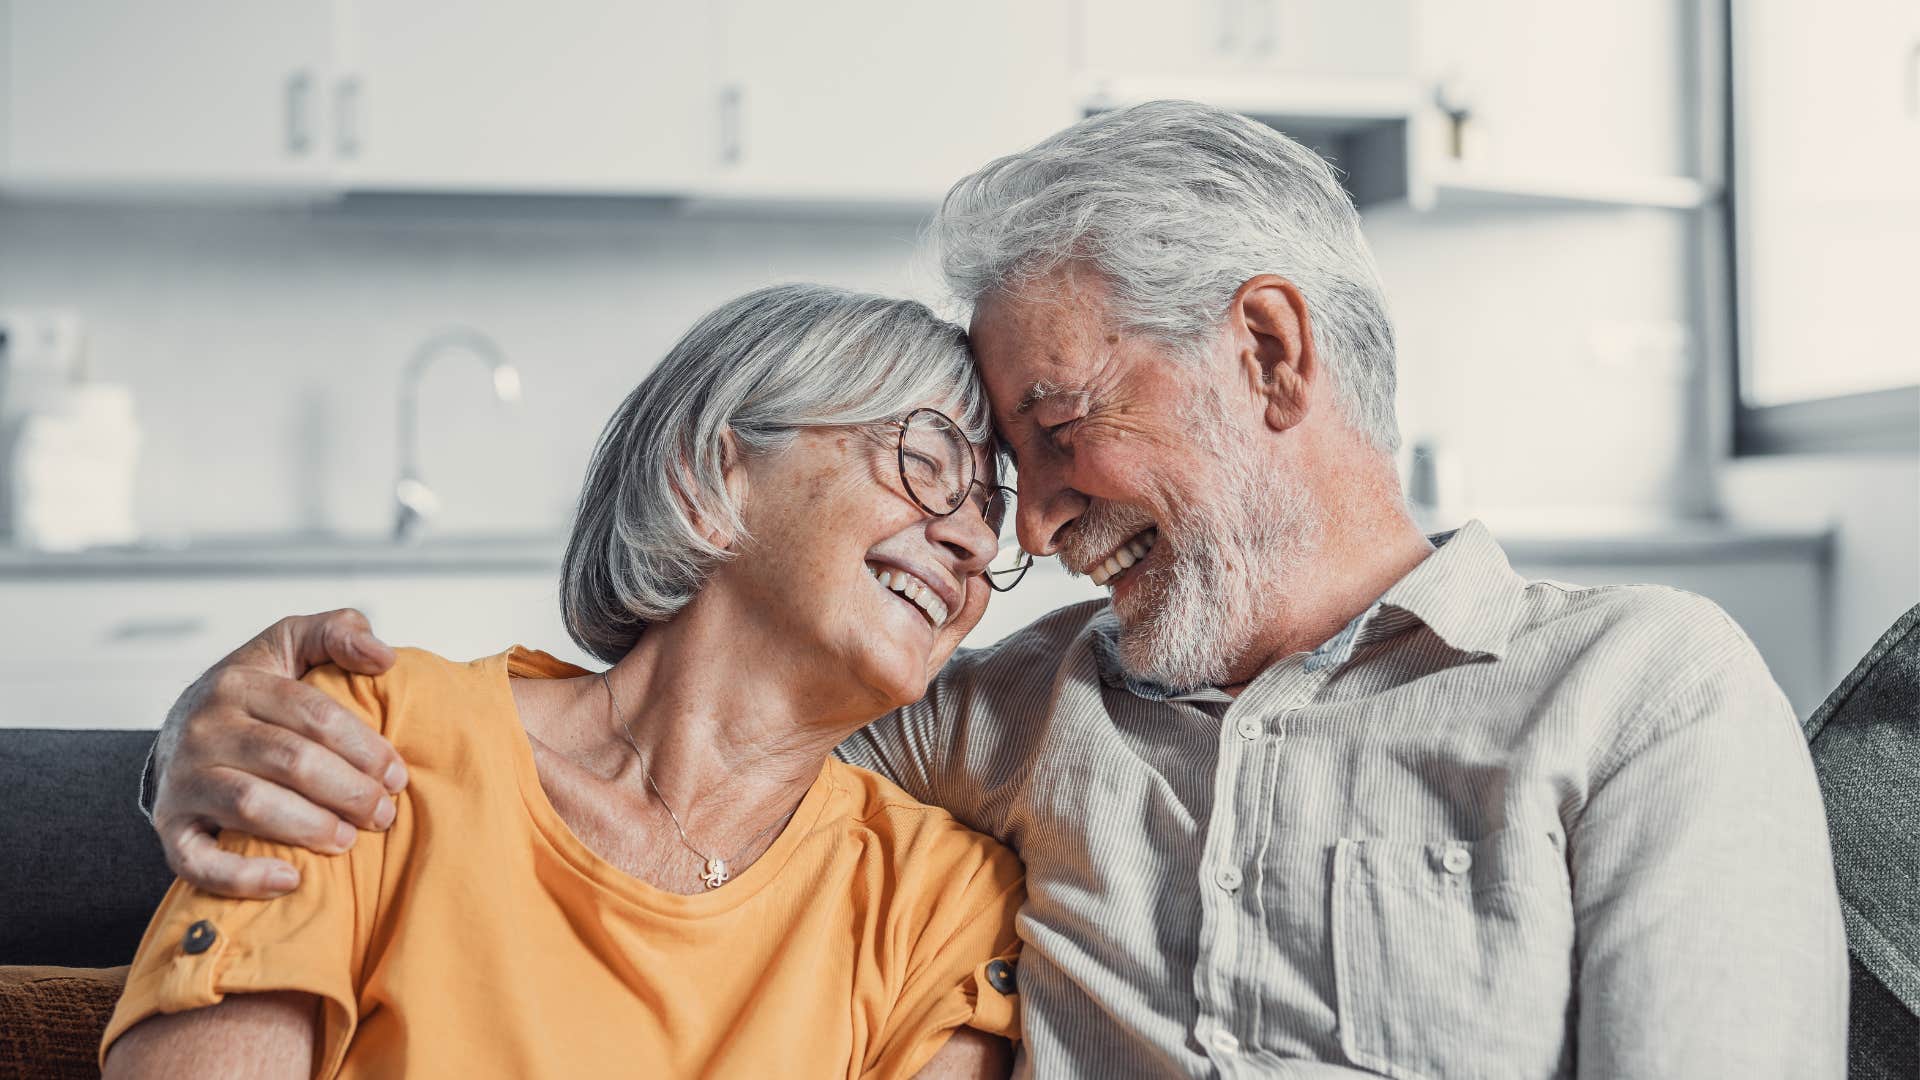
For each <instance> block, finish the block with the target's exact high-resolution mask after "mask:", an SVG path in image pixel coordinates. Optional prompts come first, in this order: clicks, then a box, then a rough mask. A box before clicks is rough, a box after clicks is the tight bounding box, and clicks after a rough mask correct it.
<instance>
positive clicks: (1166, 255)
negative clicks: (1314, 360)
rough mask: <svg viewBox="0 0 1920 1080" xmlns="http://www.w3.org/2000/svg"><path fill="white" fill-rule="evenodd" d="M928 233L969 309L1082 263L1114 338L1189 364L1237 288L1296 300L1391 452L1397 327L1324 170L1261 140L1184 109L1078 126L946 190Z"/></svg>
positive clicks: (1353, 400)
mask: <svg viewBox="0 0 1920 1080" xmlns="http://www.w3.org/2000/svg"><path fill="white" fill-rule="evenodd" d="M933 232H934V237H933V238H934V240H935V242H936V243H937V244H938V245H939V248H940V254H941V262H942V268H943V270H944V271H945V273H946V277H947V281H948V284H949V285H950V286H951V287H952V288H953V290H954V291H955V292H956V293H958V294H959V296H960V298H961V299H962V300H963V301H964V302H966V303H968V304H977V303H979V301H980V300H981V299H982V298H983V297H985V296H986V295H988V294H989V293H992V292H994V291H996V290H1006V289H1018V288H1019V287H1020V286H1022V285H1024V284H1029V283H1031V282H1032V281H1033V279H1035V278H1038V277H1042V276H1045V275H1046V274H1049V273H1051V272H1052V271H1054V270H1055V269H1057V268H1058V267H1060V266H1061V265H1063V264H1065V263H1068V262H1084V263H1086V264H1088V265H1090V266H1091V267H1093V268H1094V269H1095V270H1097V271H1098V272H1099V273H1100V275H1101V277H1102V278H1103V279H1104V281H1105V283H1106V285H1107V286H1108V288H1109V289H1110V290H1111V293H1112V305H1113V314H1114V315H1115V316H1116V317H1117V318H1118V319H1119V320H1121V324H1122V326H1123V327H1125V328H1126V329H1128V330H1130V331H1132V332H1135V333H1143V334H1149V335H1152V336H1154V337H1155V338H1157V339H1159V340H1161V341H1163V342H1165V343H1166V344H1168V345H1169V346H1172V347H1173V348H1174V349H1175V350H1176V351H1178V352H1180V353H1181V354H1183V355H1187V356H1192V355H1195V354H1197V353H1198V352H1199V351H1200V350H1201V349H1203V348H1204V347H1205V346H1206V344H1208V343H1210V342H1211V341H1212V340H1213V339H1214V337H1215V335H1217V334H1218V333H1219V331H1220V329H1221V327H1222V325H1223V323H1224V319H1225V317H1226V311H1227V304H1228V302H1229V301H1230V300H1231V299H1232V297H1233V294H1234V292H1235V291H1236V290H1238V289H1239V287H1240V286H1241V285H1242V284H1243V283H1245V282H1246V281H1247V280H1248V279H1249V278H1252V277H1255V276H1256V275H1259V274H1278V275H1280V276H1281V277H1283V278H1286V279H1287V280H1288V281H1291V282H1293V284H1294V285H1295V286H1296V287H1297V288H1298V289H1299V290H1300V293H1301V295H1302V296H1304V297H1306V300H1307V305H1308V309H1309V311H1310V313H1311V315H1312V317H1313V328H1314V341H1315V343H1316V345H1317V346H1318V349H1319V353H1320V357H1321V360H1322V362H1323V363H1325V364H1326V366H1327V370H1328V371H1329V372H1330V373H1331V374H1332V376H1333V379H1334V386H1335V389H1336V391H1337V393H1338V400H1339V401H1340V404H1341V407H1342V409H1343V411H1345V413H1346V415H1347V419H1348V421H1349V423H1351V424H1352V425H1353V426H1354V427H1355V428H1356V429H1358V430H1359V431H1360V432H1361V433H1362V434H1363V435H1364V436H1365V437H1366V438H1367V439H1368V441H1369V442H1370V443H1371V444H1372V445H1373V446H1375V447H1377V448H1378V449H1380V450H1381V451H1383V452H1386V453H1392V452H1393V451H1395V450H1396V449H1398V447H1399V442H1400V434H1399V425H1398V423H1397V422H1396V420H1395V418H1394V410H1393V393H1394V346H1393V324H1392V322H1391V321H1390V320H1389V318H1388V315H1387V304H1386V297H1385V294H1384V292H1383V291H1382V289H1381V287H1380V279H1379V272H1378V271H1377V270H1376V269H1375V268H1374V263H1373V255H1372V253H1371V252H1370V251H1369V250H1368V248H1367V243H1366V240H1365V238H1363V237H1362V236H1361V234H1360V216H1359V214H1358V213H1357V212H1356V211H1355V210H1354V206H1353V201H1352V200H1351V199H1350V198H1349V197H1348V196H1347V193H1346V192H1345V191H1344V190H1343V189H1342V188H1341V187H1340V182H1339V180H1338V179H1337V178H1336V177H1335V176H1334V172H1333V169H1332V168H1331V167H1330V166H1329V165H1328V164H1327V163H1326V161H1325V160H1323V159H1322V158H1321V157H1320V155H1318V154H1316V153H1314V152H1313V151H1312V150H1310V149H1308V148H1307V147H1305V146H1302V145H1301V144H1299V143H1297V142H1294V141H1293V140H1292V139H1289V138H1287V137H1286V136H1285V135H1282V134H1280V133H1279V132H1277V131H1275V130H1273V129H1272V128H1270V127H1267V126H1266V125H1264V124H1261V123H1258V122H1257V121H1254V120H1249V119H1248V118H1246V117H1244V116H1239V115H1236V114H1234V113H1230V112H1226V111H1224V110H1222V109H1216V108H1213V107H1211V106H1206V105H1199V104H1195V103H1193V102H1185V101H1155V102H1149V103H1147V104H1145V105H1137V106H1134V107H1132V108H1128V109H1121V110H1119V111H1117V112H1109V113H1103V114H1101V115H1098V116H1093V117H1089V118H1088V119H1086V120H1083V121H1081V122H1080V123H1077V124H1075V125H1073V126H1072V127H1069V128H1067V129H1066V130H1064V131H1061V132H1059V133H1058V134H1055V135H1053V136H1051V137H1049V138H1047V139H1045V140H1043V141H1042V142H1040V143H1039V144H1037V145H1035V146H1033V147H1031V148H1030V149H1027V150H1023V151H1021V152H1020V153H1017V154H1011V155H1008V156H1007V157H1003V158H1000V159H999V160H997V161H994V162H992V163H990V164H988V165H987V166H986V167H985V168H983V169H981V170H980V171H979V172H976V173H974V174H973V175H971V176H968V177H966V178H964V179H962V180H961V181H960V182H959V183H957V184H955V185H954V186H953V189H952V190H951V191H949V192H948V193H947V197H946V201H945V203H944V204H943V206H942V207H941V210H940V215H939V217H938V218H937V219H936V221H935V223H934V226H933Z"/></svg>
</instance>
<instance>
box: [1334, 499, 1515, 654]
mask: <svg viewBox="0 0 1920 1080" xmlns="http://www.w3.org/2000/svg"><path fill="white" fill-rule="evenodd" d="M1428 539H1430V540H1432V541H1433V545H1434V547H1435V548H1436V549H1437V550H1435V551H1434V553H1433V554H1431V555H1429V556H1427V557H1426V558H1425V559H1423V560H1422V561H1421V563H1420V565H1418V566H1416V567H1414V568H1413V569H1412V570H1411V571H1409V572H1408V573H1407V576H1406V577H1403V578H1401V579H1400V580H1399V581H1396V582H1394V584H1393V587H1392V588H1390V589H1388V590H1387V591H1386V592H1385V593H1383V594H1382V595H1381V597H1380V599H1379V601H1378V605H1379V607H1380V608H1381V609H1382V612H1383V617H1382V619H1381V620H1380V621H1381V622H1386V621H1388V620H1387V619H1386V618H1385V613H1386V612H1404V613H1406V614H1408V615H1411V616H1413V617H1414V618H1415V619H1418V620H1419V621H1420V622H1421V623H1423V624H1425V625H1426V627H1427V629H1429V630H1432V631H1433V632H1434V634H1435V635H1436V636H1438V637H1439V638H1440V640H1442V641H1444V642H1446V643H1447V644H1448V645H1450V646H1452V647H1453V648H1455V649H1457V650H1459V651H1460V652H1463V653H1468V654H1471V655H1478V656H1490V657H1493V658H1494V659H1499V658H1500V657H1502V656H1504V655H1506V652H1507V649H1508V647H1509V646H1510V645H1511V644H1512V642H1513V623H1514V619H1515V617H1516V615H1517V614H1518V612H1519V607H1520V594H1521V590H1522V588H1523V587H1524V586H1525V585H1526V582H1525V581H1524V580H1522V579H1521V577H1520V575H1518V574H1516V573H1514V572H1513V568H1512V567H1511V566H1509V565H1508V564H1507V555H1506V552H1504V551H1501V550H1500V545H1499V544H1497V543H1495V542H1494V539H1493V535H1492V534H1491V533H1489V532H1488V531H1487V527H1486V526H1485V525H1482V524H1481V523H1480V522H1478V521H1469V522H1467V523H1466V524H1465V525H1462V526H1461V527H1460V528H1458V529H1455V530H1453V531H1452V532H1446V533H1440V534H1438V535H1436V536H1432V537H1429V538H1428ZM1365 640H1366V639H1364V638H1363V641H1362V643H1363V644H1364V643H1365ZM1375 640H1377V639H1375Z"/></svg>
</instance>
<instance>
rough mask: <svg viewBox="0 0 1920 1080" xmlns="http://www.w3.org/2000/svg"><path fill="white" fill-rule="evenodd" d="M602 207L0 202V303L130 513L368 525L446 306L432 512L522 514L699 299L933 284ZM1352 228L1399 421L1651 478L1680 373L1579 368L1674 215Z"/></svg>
mask: <svg viewBox="0 0 1920 1080" xmlns="http://www.w3.org/2000/svg"><path fill="white" fill-rule="evenodd" d="M624 214H625V216H617V215H616V214H615V213H613V212H599V211H596V212H594V213H592V214H588V215H586V216H581V215H579V214H569V213H562V212H557V211H554V210H548V209H543V208H541V207H539V206H537V205H535V206H523V207H522V208H520V209H519V210H517V211H512V212H511V213H510V214H509V216H508V217H506V218H505V219H503V218H502V217H501V215H500V214H499V213H498V212H497V211H495V212H489V213H484V214H483V213H479V212H463V211H458V210H456V211H453V212H448V211H446V210H444V209H440V210H435V209H433V208H432V207H431V205H428V206H426V207H425V208H424V209H423V208H420V207H416V208H414V209H412V210H408V211H398V212H396V211H386V212H356V211H354V210H351V209H348V210H342V209H338V208H318V209H302V208H290V207H283V208H264V207H252V208H224V209H217V210H216V209H196V208H182V207H171V208H168V207H160V208H153V207H149V208H129V207H111V206H47V205H39V204H34V205H25V204H3V203H0V307H35V306H58V307H70V308H74V309H77V310H78V311H79V312H80V313H81V315H82V316H83V318H84V319H85V320H86V323H87V326H88V328H89V331H90V342H91V348H90V357H91V363H92V368H93V371H94V373H95V374H96V376H97V377H99V378H102V379H109V380H116V381H123V382H126V383H129V384H131V385H132V386H133V387H134V390H135V394H136V398H137V401H138V402H139V408H140V411H141V415H142V421H143V424H144V425H145V428H146V434H147V444H146V453H145V455H144V459H143V466H142V474H141V475H142V484H141V494H140V503H139V506H138V514H139V518H140V520H141V522H142V523H143V525H144V526H145V527H146V528H147V529H148V530H149V531H150V532H153V533H155V534H159V535H162V536H164V535H168V534H201V533H208V532H282V531H287V530H295V529H304V530H335V531H345V532H366V531H376V530H380V529H383V528H385V526H386V523H387V515H388V507H389V495H388V490H389V485H390V483H391V480H392V473H393V468H394V423H395V420H394V415H395V403H394V394H395V386H396V381H397V379H398V374H399V371H400V368H401V366H402V364H403V363H404V362H405V359H406V357H407V355H408V353H409V351H410V349H411V348H412V347H413V346H414V345H415V344H416V343H417V342H418V341H419V340H420V339H421V338H423V337H425V336H426V335H427V334H428V333H430V332H431V331H432V330H433V329H435V328H436V327H439V326H442V325H445V324H448V323H469V324H472V325H474V326H477V327H480V328H482V329H484V330H486V331H487V332H488V333H490V334H492V335H494V336H495V337H496V338H497V339H498V340H499V341H500V343H501V344H502V345H503V346H504V347H505V348H506V349H507V351H508V352H509V354H510V355H511V356H512V357H513V358H514V359H515V361H516V362H518V363H519V365H520V366H521V368H522V373H523V375H524V377H525V381H526V400H525V402H524V403H523V404H521V405H520V406H518V407H511V408H509V407H500V406H497V405H495V404H494V403H493V402H492V401H491V399H490V397H489V395H488V388H487V384H486V380H485V379H484V378H483V377H482V376H481V373H480V372H479V370H478V369H477V367H473V366H465V365H463V362H460V361H457V360H455V359H453V358H449V361H448V363H447V365H446V367H445V368H444V369H436V370H435V372H434V374H433V375H432V376H431V377H430V378H429V385H428V387H427V392H426V394H425V395H424V401H425V413H424V418H423V424H422V432H423V438H424V444H425V468H426V470H427V475H428V478H429V480H430V481H431V482H432V483H433V484H434V485H435V486H436V488H438V489H439V490H440V493H441V495H442V496H443V498H444V499H445V502H446V512H445V518H444V527H445V528H446V529H447V530H449V531H517V530H551V529H557V528H560V527H561V526H562V525H564V523H565V521H566V519H567V515H568V513H569V511H570V509H571V505H572V499H573V497H574V495H575V493H576V484H577V482H578V480H579V477H580V475H581V473H582V471H583V468H584V465H585V462H586V457H587V454H588V453H589V451H590V449H591V446H592V441H593V437H594V435H595V434H596V433H597V431H598V429H599V426H600V424H601V423H602V422H603V421H604V420H605V418H606V416H607V415H608V414H609V413H610V412H611V411H612V409H613V406H614V405H615V404H616V403H617V402H618V401H619V399H620V398H621V397H622V396H624V395H625V393H626V392H627V391H628V390H629V389H631V387H632V386H633V384H634V383H635V382H636V381H638V379H639V378H640V377H641V376H642V375H643V374H644V373H645V372H646V371H647V370H648V369H649V368H650V367H651V365H652V364H653V362H654V361H655V360H656V359H657V358H658V357H659V356H660V355H661V353H662V352H663V351H664V350H665V349H666V348H667V347H668V346H669V345H670V344H671V343H672V342H673V340H674V339H675V338H676V337H677V336H678V335H679V334H680V333H681V332H682V331H683V330H684V329H685V328H686V327H687V326H688V325H689V324H690V323H691V322H692V321H693V319H695V318H696V317H697V316H698V315H699V314H701V313H702V312H704V311H705V310H707V309H708V308H710V307H712V306H714V305H715V304H717V303H719V302H720V301H721V300H724V299H726V298H727V297H729V296H732V295H734V294H737V293H739V292H742V291H744V290H746V289H749V288H752V287H754V286H757V285H762V284H766V283H769V282H773V281H780V280H794V279H806V280H821V281H828V282H832V283H836V284H843V285H850V286H855V287H862V288H872V289H879V290H883V291H889V292H904V293H907V294H909V295H917V296H919V297H921V298H923V299H929V300H934V301H937V300H938V299H939V297H940V290H939V287H938V282H937V281H936V280H935V278H934V275H933V274H932V272H931V268H930V267H928V266H927V265H926V263H925V261H924V258H922V257H921V256H920V255H918V254H917V253H916V250H915V239H916V233H917V230H918V224H917V223H915V222H911V221H905V220H901V221H894V222H872V221H867V222H860V221H846V220H840V221H832V220H825V221H823V220H814V221H794V220H788V221H784V222H778V221H743V220H724V219H694V220H689V219H683V218H668V217H663V216H660V215H658V214H649V213H648V212H645V211H631V210H630V211H626V212H624ZM1368 228H1369V231H1370V233H1371V236H1372V239H1373V242H1374V244H1375V246H1376V249H1377V252H1378V255H1379V258H1380V262H1381V267H1382V273H1383V275H1384V276H1385V278H1386V281H1387V285H1388V289H1389V292H1390V295H1391V297H1392V300H1393V303H1394V307H1395V312H1396V315H1397V317H1398V321H1399V325H1400V330H1401V356H1402V366H1401V374H1402V377H1401V386H1402V392H1401V404H1402V415H1403V418H1404V427H1405V429H1406V431H1407V433H1408V435H1409V436H1410V437H1431V438H1437V439H1439V440H1441V441H1442V442H1444V443H1446V444H1447V445H1449V446H1451V447H1453V448H1455V449H1456V450H1457V451H1459V452H1460V454H1461V456H1462V463H1463V465H1464V466H1465V471H1466V472H1467V474H1468V480H1469V484H1470V488H1471V494H1473V495H1474V496H1475V497H1476V500H1477V501H1478V502H1480V503H1481V504H1482V505H1515V504H1518V505H1529V506H1532V505H1538V504H1541V503H1572V504H1583V505H1592V504H1601V505H1606V504H1628V505H1641V506H1647V505H1653V506H1657V505H1659V504H1661V502H1662V501H1663V500H1664V499H1666V498H1668V497H1669V495H1670V492H1671V488H1672V483H1671V476H1670V473H1671V472H1672V469H1673V463H1674V453H1675V451H1674V449H1673V448H1672V447H1671V446H1669V445H1668V444H1667V442H1666V441H1664V440H1666V439H1667V438H1668V437H1669V433H1671V432H1672V431H1674V430H1676V425H1677V424H1678V423H1679V422H1680V420H1681V416H1680V413H1679V411H1678V410H1679V409H1680V408H1681V407H1682V401H1681V394H1680V384H1679V383H1678V382H1676V381H1675V380H1674V379H1673V378H1672V377H1670V375H1669V374H1668V373H1664V372H1661V371H1635V370H1622V369H1621V368H1620V367H1618V366H1617V365H1616V366H1612V367H1609V366H1607V365H1606V364H1605V363H1603V362H1602V361H1601V360H1600V359H1599V358H1597V356H1596V354H1595V353H1594V351H1593V349H1592V347H1591V339H1592V337H1593V335H1594V333H1595V331H1596V329H1603V328H1605V327H1606V326H1609V325H1616V324H1619V323H1622V322H1634V321H1639V322H1645V321H1654V322H1658V321H1662V320H1676V319H1683V318H1684V317H1685V312H1684V297H1685V292H1684V289H1683V285H1682V282H1681V279H1680V278H1681V267H1682V266H1683V265H1684V263H1685V260H1684V258H1683V257H1682V251H1683V244H1684V232H1683V228H1684V226H1683V225H1682V223H1681V221H1680V219H1678V218H1677V217H1673V216H1669V215H1666V214H1661V213H1658V212H1623V211H1577V212H1570V213H1568V212H1562V213H1550V214H1543V213H1540V212H1537V211H1527V212H1517V211H1516V212H1502V213H1493V214H1487V213H1474V214H1445V213H1442V214H1436V215H1429V216H1421V215H1413V214H1409V213H1406V212H1383V213H1382V214H1380V215H1378V216H1377V217H1374V218H1371V219H1370V221H1369V225H1368ZM1622 415H1632V416H1633V417H1635V418H1636V422H1635V423H1634V424H1631V425H1623V424H1622V423H1620V422H1619V418H1620V417H1621V416H1622Z"/></svg>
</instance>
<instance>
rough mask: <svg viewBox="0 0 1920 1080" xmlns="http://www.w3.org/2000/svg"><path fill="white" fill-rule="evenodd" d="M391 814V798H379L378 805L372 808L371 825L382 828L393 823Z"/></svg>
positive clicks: (392, 813) (392, 811) (392, 812)
mask: <svg viewBox="0 0 1920 1080" xmlns="http://www.w3.org/2000/svg"><path fill="white" fill-rule="evenodd" d="M393 815H394V809H393V800H392V799H385V798H383V799H381V800H380V805H379V806H376V807H374V808H373V827H374V828H376V829H384V828H386V827H387V826H389V825H391V824H393Z"/></svg>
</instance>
